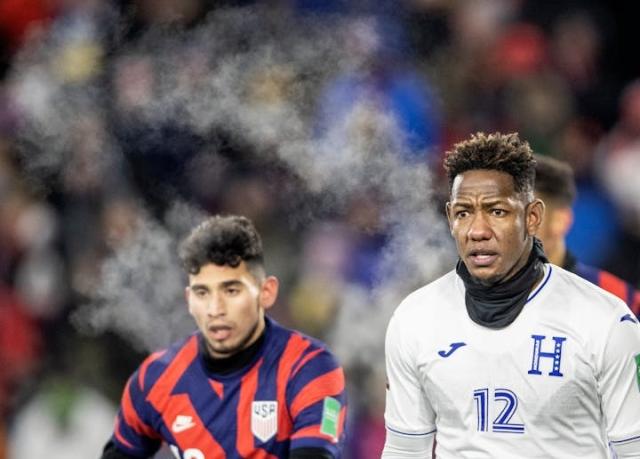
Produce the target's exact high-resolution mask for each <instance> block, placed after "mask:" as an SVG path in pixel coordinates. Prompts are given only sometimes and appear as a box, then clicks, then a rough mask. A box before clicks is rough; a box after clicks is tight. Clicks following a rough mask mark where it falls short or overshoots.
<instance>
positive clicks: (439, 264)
mask: <svg viewBox="0 0 640 459" xmlns="http://www.w3.org/2000/svg"><path fill="white" fill-rule="evenodd" d="M263 13H264V12H263V11H261V10H257V11H253V12H252V10H247V9H243V10H226V11H221V12H217V13H215V14H212V15H211V16H210V17H209V18H208V20H207V22H206V24H204V25H202V26H201V27H200V28H198V29H197V30H195V31H192V32H191V35H190V37H189V41H188V42H187V43H188V44H185V42H186V40H185V39H184V37H175V39H174V38H172V37H168V36H161V37H158V36H156V35H153V34H151V35H149V36H148V37H146V39H143V40H141V41H140V43H139V44H138V45H137V46H136V47H135V48H131V49H128V50H126V52H123V53H122V57H121V60H120V63H122V62H125V61H126V56H146V57H145V58H146V59H149V61H150V62H151V61H153V65H154V68H155V69H156V70H155V72H154V74H153V75H154V78H155V79H156V80H157V81H156V83H155V87H156V88H157V91H158V93H157V94H154V95H153V97H151V98H148V99H140V100H137V101H134V102H135V103H134V104H130V105H129V106H128V109H129V110H131V111H135V113H136V116H138V117H142V118H144V119H147V120H149V121H150V122H164V121H172V122H175V123H178V124H182V125H184V126H186V127H188V128H189V129H191V130H192V131H194V132H196V133H198V134H201V135H203V136H206V135H207V134H208V133H210V132H212V131H215V130H216V129H223V130H224V131H225V132H229V133H231V135H232V136H234V137H236V138H239V139H242V140H243V142H246V143H248V144H249V145H251V146H254V147H255V151H257V152H260V154H265V155H277V158H279V159H280V160H281V161H284V162H285V163H286V164H287V165H288V166H289V167H290V168H291V170H293V171H294V172H295V173H296V174H297V175H298V176H299V177H300V178H301V179H302V180H303V181H304V182H305V184H306V186H307V187H308V189H309V190H310V191H312V192H314V193H317V194H320V195H323V196H324V197H325V198H327V199H328V202H332V203H335V204H336V205H338V204H339V203H340V202H343V201H345V200H346V198H347V197H349V196H350V195H352V194H354V193H357V192H366V191H367V190H369V189H377V190H382V195H383V196H384V200H385V202H384V206H383V210H384V213H383V215H382V222H381V223H382V226H383V227H384V228H385V230H386V231H387V232H388V233H389V235H390V237H389V243H388V245H387V246H386V248H385V251H384V253H383V260H384V267H383V269H382V271H383V273H384V276H383V277H381V279H380V280H379V285H378V286H377V287H376V288H375V289H374V291H373V292H364V291H357V290H353V291H346V292H344V295H343V297H344V298H343V301H342V303H343V305H342V308H341V312H340V314H339V317H338V319H337V325H336V330H335V333H334V335H333V338H332V341H333V345H334V346H335V350H336V352H337V353H338V355H339V357H340V358H341V359H342V360H343V362H344V363H345V364H349V363H354V362H358V361H365V362H368V363H370V364H374V363H375V364H379V363H380V361H381V359H382V357H381V355H382V345H383V341H384V333H385V328H386V323H387V321H388V318H389V317H390V315H391V313H392V311H393V309H394V308H395V307H396V306H397V304H398V302H399V300H401V299H402V297H403V296H405V295H406V294H407V293H408V292H409V291H410V290H411V289H413V288H415V287H416V286H418V285H420V284H422V283H425V282H426V281H428V280H430V279H433V278H434V276H436V275H438V274H439V273H441V272H442V271H443V266H445V265H446V264H447V263H449V262H450V261H451V255H450V254H451V250H450V249H451V247H450V243H449V242H448V240H449V239H448V236H447V230H446V227H445V225H444V223H443V221H442V219H441V217H440V216H439V215H438V213H437V212H436V210H435V209H433V208H432V204H431V201H432V200H431V194H432V192H431V187H432V178H431V174H430V172H429V170H428V168H427V166H426V164H424V163H411V162H409V161H407V159H406V158H405V157H404V156H403V149H404V148H406V147H405V146H404V145H405V143H404V139H403V138H402V135H401V134H400V130H399V129H398V128H397V126H396V123H395V120H394V119H392V118H391V117H389V116H386V115H383V114H381V112H380V110H376V107H374V106H372V105H371V103H370V101H363V102H362V103H360V104H358V105H357V106H356V107H354V108H353V109H352V111H351V113H350V115H349V116H348V117H347V119H346V120H345V122H344V123H340V125H336V126H333V128H332V129H330V130H328V131H327V132H325V133H323V135H322V136H319V135H318V134H317V132H315V128H316V126H314V124H313V122H312V120H313V111H314V109H315V107H314V104H313V101H314V98H315V97H317V95H318V94H319V92H320V91H321V90H322V87H321V83H322V82H323V81H325V80H326V79H327V78H328V77H330V76H331V75H336V74H339V73H344V72H348V71H351V70H353V69H357V68H359V67H360V66H361V65H362V60H363V59H364V58H363V56H362V55H360V54H354V55H350V54H349V47H347V46H345V45H344V35H343V32H344V28H345V27H346V26H347V24H344V23H343V24H338V25H335V26H332V28H331V30H328V29H327V26H326V25H322V26H319V25H308V26H305V27H304V28H303V29H302V30H301V29H295V28H286V27H285V28H284V30H283V29H282V28H281V29H278V27H277V24H270V23H269V22H268V21H267V23H266V24H267V25H265V19H264V17H262V15H263ZM272 19H273V18H272ZM277 30H280V32H279V33H278V32H276V31H277ZM117 65H118V64H116V68H117ZM39 72H40V71H39V70H37V69H34V68H33V66H29V65H26V64H25V65H24V66H18V67H17V69H16V73H15V74H14V81H15V82H16V84H15V87H16V88H17V89H16V91H17V92H18V95H19V98H20V100H21V101H22V105H23V107H22V109H23V111H24V112H25V113H26V115H27V119H28V120H29V123H27V124H26V126H25V130H24V134H25V135H26V136H28V137H29V138H30V139H31V141H32V142H35V143H37V144H38V145H37V147H38V148H37V150H38V154H37V155H33V156H34V157H33V163H31V164H32V166H33V167H32V168H30V170H31V171H32V172H34V173H42V174H44V175H46V174H50V173H51V170H52V169H53V170H55V169H56V168H60V169H61V168H64V165H65V161H64V158H65V154H66V152H67V151H68V149H69V145H70V139H69V134H68V129H69V127H70V122H71V121H70V120H73V119H74V117H77V109H76V108H77V107H78V106H82V104H83V103H84V101H86V100H89V101H92V102H94V103H97V104H99V103H100V102H101V96H98V95H96V94H95V93H94V92H93V90H88V92H85V93H83V94H82V96H81V97H78V98H75V96H71V95H70V94H69V93H67V92H65V91H62V90H61V88H60V87H52V86H51V82H50V80H49V79H47V78H46V77H44V76H43V74H41V73H39ZM67 96H69V97H68V98H66V97H67ZM54 99H55V101H56V102H55V107H56V109H55V110H54V109H53V100H54ZM60 113H62V114H69V119H66V117H64V116H60ZM74 113H75V115H72V114H74ZM56 115H57V116H56ZM80 116H81V113H80ZM29 161H31V159H29ZM185 214H187V218H185ZM194 215H197V212H195V211H193V210H192V209H189V207H188V206H186V207H185V206H184V205H179V206H176V207H174V208H173V209H172V211H171V212H170V213H169V214H168V215H167V216H166V218H165V221H164V222H157V221H154V220H153V219H152V218H150V217H148V216H147V217H144V218H142V220H141V224H140V226H139V229H138V231H137V233H136V236H135V238H134V240H132V241H131V242H130V244H129V245H127V246H126V247H122V248H121V249H120V250H118V251H117V252H116V253H115V254H114V255H113V256H112V257H111V258H109V259H108V260H107V261H106V262H105V264H104V266H103V269H102V282H101V284H100V285H99V286H98V288H97V289H96V292H95V301H94V302H93V304H91V305H90V306H88V307H86V308H84V309H83V310H81V311H80V312H79V314H78V315H77V316H76V319H77V322H78V323H82V324H84V325H85V326H87V325H88V326H89V327H90V328H92V329H94V330H98V331H102V330H106V329H112V330H116V331H118V332H119V333H121V334H122V335H123V336H126V337H128V338H129V339H130V340H131V341H132V342H134V343H135V344H136V345H138V346H142V347H145V348H147V349H154V348H156V347H158V346H161V345H166V344H167V343H168V342H169V341H170V340H171V339H173V338H175V337H177V336H180V335H182V334H184V332H185V330H186V329H187V328H189V324H190V323H191V322H190V318H189V317H188V316H187V314H186V312H185V309H184V308H181V307H180V305H181V304H183V303H184V298H183V282H182V277H181V276H182V275H181V272H180V267H179V265H178V262H177V257H176V256H175V253H176V250H175V248H176V240H177V239H179V238H181V237H182V236H183V235H184V233H185V232H186V231H187V230H188V229H189V228H190V226H191V224H192V223H195V222H197V218H196V217H194ZM294 219H295V216H292V221H293V220H294ZM187 223H188V225H187ZM178 226H180V228H178ZM185 324H186V325H185ZM191 328H193V327H192V326H191Z"/></svg>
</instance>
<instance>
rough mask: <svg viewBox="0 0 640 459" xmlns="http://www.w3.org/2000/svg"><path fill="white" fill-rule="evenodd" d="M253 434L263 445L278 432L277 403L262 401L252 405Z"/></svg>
mask: <svg viewBox="0 0 640 459" xmlns="http://www.w3.org/2000/svg"><path fill="white" fill-rule="evenodd" d="M251 432H252V433H253V435H255V436H256V438H257V439H258V440H260V441H261V442H263V443H265V442H266V441H268V440H269V439H270V438H271V437H273V436H274V435H275V434H276V432H278V402H277V401H260V402H253V403H252V404H251Z"/></svg>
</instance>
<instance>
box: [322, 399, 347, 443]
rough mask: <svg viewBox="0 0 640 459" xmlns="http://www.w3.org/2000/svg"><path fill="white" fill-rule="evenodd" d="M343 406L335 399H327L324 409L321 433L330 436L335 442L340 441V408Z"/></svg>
mask: <svg viewBox="0 0 640 459" xmlns="http://www.w3.org/2000/svg"><path fill="white" fill-rule="evenodd" d="M341 407H342V405H341V404H340V402H339V401H338V400H336V399H335V398H333V397H325V398H324V405H323V407H322V422H321V423H320V432H321V433H323V434H325V435H329V436H330V437H332V438H333V440H334V441H337V440H338V430H339V426H338V423H339V421H340V408H341Z"/></svg>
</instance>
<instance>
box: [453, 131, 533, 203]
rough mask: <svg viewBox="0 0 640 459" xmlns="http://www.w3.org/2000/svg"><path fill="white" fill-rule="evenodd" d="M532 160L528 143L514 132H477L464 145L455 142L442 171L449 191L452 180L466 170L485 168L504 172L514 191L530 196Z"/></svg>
mask: <svg viewBox="0 0 640 459" xmlns="http://www.w3.org/2000/svg"><path fill="white" fill-rule="evenodd" d="M535 166H536V160H535V158H534V156H533V151H532V150H531V147H530V146H529V143H528V142H526V141H524V140H521V139H520V138H519V137H518V134H517V133H511V134H501V133H499V132H496V133H493V134H488V135H487V134H485V133H483V132H478V133H476V134H474V135H472V136H471V138H470V139H468V140H465V141H464V142H460V143H457V144H455V145H454V146H453V149H452V150H451V151H448V152H447V153H446V156H445V159H444V168H445V170H446V171H447V177H448V179H449V190H451V188H452V186H453V181H454V179H455V178H456V177H457V176H458V175H460V174H462V173H464V172H466V171H470V170H478V169H487V170H495V171H500V172H506V173H507V174H509V175H511V177H513V183H514V187H515V190H516V192H524V193H532V192H533V183H534V180H535Z"/></svg>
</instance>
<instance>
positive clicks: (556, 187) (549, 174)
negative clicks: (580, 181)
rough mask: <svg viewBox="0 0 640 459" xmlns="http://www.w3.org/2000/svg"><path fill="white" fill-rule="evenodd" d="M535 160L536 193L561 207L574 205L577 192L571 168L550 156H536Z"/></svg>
mask: <svg viewBox="0 0 640 459" xmlns="http://www.w3.org/2000/svg"><path fill="white" fill-rule="evenodd" d="M535 158H536V181H535V192H536V193H539V194H542V195H544V196H545V199H547V200H551V201H553V202H556V203H558V204H560V205H563V206H571V205H573V201H574V200H575V199H576V194H577V191H576V181H575V178H574V175H573V169H571V166H570V165H569V164H568V163H566V162H564V161H560V160H558V159H555V158H551V157H549V156H542V155H535Z"/></svg>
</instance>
